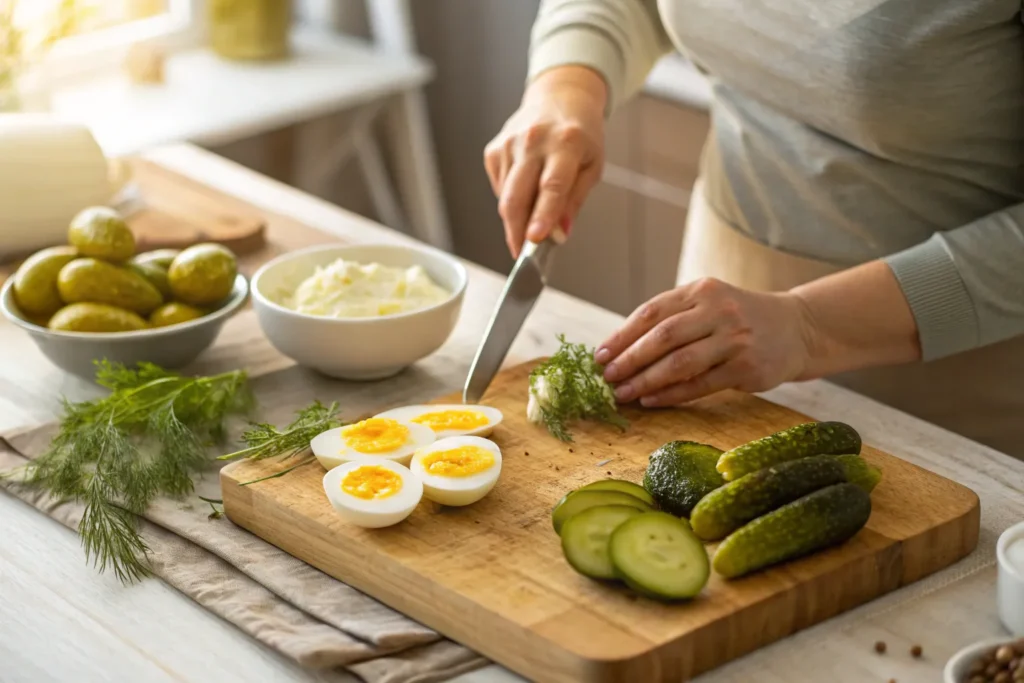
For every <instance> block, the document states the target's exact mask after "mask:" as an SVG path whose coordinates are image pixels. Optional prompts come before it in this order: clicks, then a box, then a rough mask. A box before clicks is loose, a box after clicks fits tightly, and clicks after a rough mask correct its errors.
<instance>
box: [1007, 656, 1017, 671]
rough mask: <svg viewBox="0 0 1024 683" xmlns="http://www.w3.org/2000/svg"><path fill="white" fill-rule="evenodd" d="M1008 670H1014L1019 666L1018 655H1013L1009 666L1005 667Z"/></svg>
mask: <svg viewBox="0 0 1024 683" xmlns="http://www.w3.org/2000/svg"><path fill="white" fill-rule="evenodd" d="M1007 668H1008V669H1009V670H1010V671H1016V670H1017V669H1018V668H1020V657H1014V658H1013V659H1011V660H1010V666H1009V667H1007Z"/></svg>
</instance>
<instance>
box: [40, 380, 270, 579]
mask: <svg viewBox="0 0 1024 683" xmlns="http://www.w3.org/2000/svg"><path fill="white" fill-rule="evenodd" d="M96 365H97V372H96V381H97V383H98V384H100V385H101V386H104V387H106V388H108V389H110V390H111V393H110V394H109V395H107V396H105V397H103V398H99V399H95V400H92V401H83V402H79V403H71V402H69V401H65V402H64V409H63V416H62V418H61V422H60V427H59V430H58V432H57V434H56V436H54V438H53V440H52V441H51V442H50V445H49V448H48V449H47V451H46V452H45V453H44V454H43V455H41V456H39V457H38V458H36V459H35V460H33V461H31V462H30V463H28V464H27V465H26V466H25V476H24V478H23V479H22V480H21V483H22V484H23V485H25V486H29V487H33V488H38V489H41V490H43V491H45V492H47V493H49V494H50V495H51V496H53V497H55V498H56V499H58V500H61V501H65V502H66V501H74V502H80V503H84V505H85V511H84V513H83V516H82V520H81V522H80V523H79V527H78V532H79V535H80V536H81V538H82V545H83V546H84V548H85V553H86V558H87V559H89V560H90V561H91V562H92V563H93V565H94V566H96V567H97V568H98V569H99V570H100V571H101V572H102V571H105V570H106V569H108V568H109V569H111V570H112V571H113V572H114V574H115V575H116V576H117V578H118V579H120V580H121V581H122V582H123V583H132V582H134V581H138V580H139V579H141V578H142V577H144V576H146V575H148V574H149V567H148V564H147V562H146V555H147V554H148V552H149V548H147V547H146V544H145V542H144V541H143V540H142V537H141V536H140V535H139V532H138V519H137V517H136V516H137V515H141V514H142V513H144V512H145V511H146V508H147V507H148V506H149V504H150V503H151V502H152V501H153V499H154V498H156V497H157V496H158V495H169V496H174V497H180V496H183V495H186V494H188V493H191V491H192V489H193V484H192V476H191V475H192V474H194V473H195V472H197V471H199V470H201V469H202V468H203V467H204V466H205V465H206V464H207V463H208V462H209V461H208V458H207V448H208V446H209V445H211V444H212V443H215V442H218V441H220V440H222V439H223V437H224V421H225V419H226V418H227V417H228V416H229V415H231V414H233V413H242V412H245V411H247V410H248V409H249V408H250V407H251V405H252V396H251V394H250V393H249V391H248V388H247V385H246V374H245V372H243V371H240V370H236V371H233V372H226V373H223V374H219V375H214V376H212V377H186V376H183V375H180V374H178V373H175V372H170V371H168V370H164V369H163V368H161V367H159V366H157V365H154V364H152V363H140V364H138V366H137V367H135V368H129V367H127V366H125V365H122V364H119V363H110V362H108V361H105V360H104V361H98V362H97V363H96Z"/></svg>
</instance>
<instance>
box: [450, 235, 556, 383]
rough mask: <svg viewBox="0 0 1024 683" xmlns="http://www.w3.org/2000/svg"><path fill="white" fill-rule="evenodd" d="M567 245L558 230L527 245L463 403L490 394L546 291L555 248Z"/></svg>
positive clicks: (468, 379)
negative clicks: (512, 347) (522, 329)
mask: <svg viewBox="0 0 1024 683" xmlns="http://www.w3.org/2000/svg"><path fill="white" fill-rule="evenodd" d="M564 241H565V232H564V231H563V230H562V229H561V228H555V229H554V231H552V233H551V236H550V237H548V238H547V239H545V240H544V241H542V242H529V241H527V242H526V244H525V245H524V246H523V251H522V252H520V254H519V258H518V259H516V263H515V265H514V266H513V267H512V272H511V273H510V274H509V276H508V280H506V281H505V289H504V290H503V291H502V293H501V298H500V299H498V306H497V308H495V309H494V314H493V315H492V316H491V321H490V322H489V323H488V324H487V331H486V332H484V338H483V341H481V342H480V347H479V348H478V349H477V351H476V357H475V358H474V359H473V364H472V365H471V366H470V367H469V376H467V377H466V385H465V387H464V388H463V390H462V402H463V403H477V402H478V401H479V400H480V399H481V398H482V397H483V395H484V392H485V391H487V387H488V386H490V384H491V380H492V379H494V375H496V374H497V372H498V368H500V367H501V364H502V362H504V360H505V356H506V355H507V354H508V349H509V347H510V346H512V342H513V341H514V340H515V338H516V335H517V334H519V330H520V328H521V327H522V326H523V322H524V321H525V320H526V317H527V316H528V315H529V314H530V311H531V310H532V309H533V305H534V304H535V303H536V302H537V297H539V296H540V293H541V292H542V291H544V283H545V281H546V280H547V271H548V268H549V266H550V265H551V255H552V252H553V250H554V247H555V246H556V245H558V244H561V243H563V242H564Z"/></svg>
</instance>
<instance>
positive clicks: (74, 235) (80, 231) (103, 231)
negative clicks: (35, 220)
mask: <svg viewBox="0 0 1024 683" xmlns="http://www.w3.org/2000/svg"><path fill="white" fill-rule="evenodd" d="M68 242H69V243H70V244H71V246H73V247H76V248H77V249H78V252H79V253H80V254H82V256H92V257H93V258H100V259H103V260H105V261H112V262H114V263H120V262H121V261H127V260H128V259H130V258H131V257H132V254H134V253H135V236H134V235H133V234H132V231H131V229H130V228H129V227H128V224H127V223H125V222H124V219H123V218H121V214H119V213H118V212H117V211H115V210H114V209H111V208H108V207H106V206H92V207H89V208H88V209H84V210H82V211H80V212H79V213H78V215H76V216H75V217H74V218H73V219H71V227H70V228H69V229H68Z"/></svg>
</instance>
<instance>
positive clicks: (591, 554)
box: [562, 505, 643, 579]
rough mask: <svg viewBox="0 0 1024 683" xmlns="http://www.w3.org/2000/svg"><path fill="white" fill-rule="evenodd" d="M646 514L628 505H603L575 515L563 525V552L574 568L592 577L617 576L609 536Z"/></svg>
mask: <svg viewBox="0 0 1024 683" xmlns="http://www.w3.org/2000/svg"><path fill="white" fill-rule="evenodd" d="M640 514H643V513H642V512H641V511H640V510H637V509H636V508H634V507H629V506H628V505H601V506H598V507H593V508H589V509H587V510H584V511H583V512H581V513H579V514H578V515H574V516H573V517H572V518H570V519H569V520H568V521H567V522H566V523H565V525H564V526H562V552H563V553H565V559H566V560H568V562H569V564H570V565H572V568H573V569H575V570H576V571H578V572H579V573H580V574H583V575H584V576H589V577H590V578H592V579H614V578H617V577H616V575H615V567H614V566H612V561H611V558H609V557H608V538H609V537H610V536H611V535H612V532H613V531H615V529H616V528H618V526H619V525H620V524H622V523H623V522H625V521H626V520H627V519H629V518H630V517H633V516H634V515H640Z"/></svg>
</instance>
